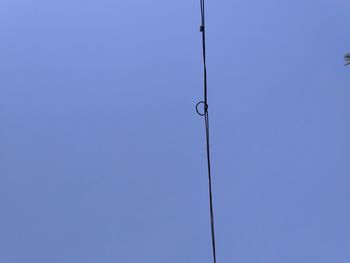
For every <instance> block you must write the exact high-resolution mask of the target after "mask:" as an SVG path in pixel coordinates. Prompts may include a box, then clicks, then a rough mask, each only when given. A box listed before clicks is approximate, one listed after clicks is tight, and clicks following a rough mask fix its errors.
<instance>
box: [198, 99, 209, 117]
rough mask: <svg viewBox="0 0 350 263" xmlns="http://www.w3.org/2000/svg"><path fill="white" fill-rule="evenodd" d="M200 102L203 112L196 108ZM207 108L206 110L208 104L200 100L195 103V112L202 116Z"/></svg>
mask: <svg viewBox="0 0 350 263" xmlns="http://www.w3.org/2000/svg"><path fill="white" fill-rule="evenodd" d="M201 104H203V108H204V111H203V113H202V112H201V111H200V110H199V108H198V107H199V105H201ZM207 110H208V104H206V103H205V102H204V101H200V102H198V103H197V105H196V112H197V114H198V115H200V116H204V115H205V114H206V113H207Z"/></svg>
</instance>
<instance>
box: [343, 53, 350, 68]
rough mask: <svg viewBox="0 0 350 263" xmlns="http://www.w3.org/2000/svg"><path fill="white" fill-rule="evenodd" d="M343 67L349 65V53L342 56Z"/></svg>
mask: <svg viewBox="0 0 350 263" xmlns="http://www.w3.org/2000/svg"><path fill="white" fill-rule="evenodd" d="M344 59H345V66H347V65H350V53H346V54H345V56H344Z"/></svg>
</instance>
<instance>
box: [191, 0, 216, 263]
mask: <svg viewBox="0 0 350 263" xmlns="http://www.w3.org/2000/svg"><path fill="white" fill-rule="evenodd" d="M200 6H201V26H200V32H201V33H202V49H203V73H204V101H200V102H198V103H197V105H196V111H197V113H198V114H199V115H200V116H204V120H205V137H206V151H207V165H208V183H209V207H210V227H211V241H212V249H213V260H214V263H216V245H215V227H214V208H213V191H212V180H211V167H210V140H209V111H208V96H207V61H206V45H205V5H204V0H200ZM202 104H203V107H204V111H203V112H200V110H199V109H198V107H199V105H202Z"/></svg>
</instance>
